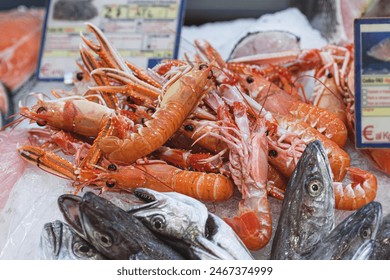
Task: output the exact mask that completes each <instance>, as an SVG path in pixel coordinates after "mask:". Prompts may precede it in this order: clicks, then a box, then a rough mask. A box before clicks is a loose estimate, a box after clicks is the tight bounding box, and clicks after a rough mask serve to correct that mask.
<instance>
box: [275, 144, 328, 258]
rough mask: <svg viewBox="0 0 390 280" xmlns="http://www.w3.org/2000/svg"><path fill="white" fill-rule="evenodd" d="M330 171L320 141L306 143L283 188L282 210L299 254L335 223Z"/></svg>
mask: <svg viewBox="0 0 390 280" xmlns="http://www.w3.org/2000/svg"><path fill="white" fill-rule="evenodd" d="M331 174H332V171H331V169H330V164H329V161H328V157H327V155H326V152H325V150H324V148H323V145H322V143H321V142H320V141H318V140H316V141H314V142H311V143H309V144H308V145H307V147H306V149H305V151H304V152H303V154H302V156H301V158H300V160H299V162H298V164H297V166H296V168H295V170H294V172H293V174H292V176H291V178H290V180H289V183H288V186H287V189H286V193H285V199H284V200H285V203H286V207H285V205H284V204H283V210H282V211H287V212H286V213H289V216H288V218H287V219H288V220H289V224H291V228H292V232H293V233H294V235H295V237H294V238H293V239H292V240H293V241H292V246H293V247H294V248H295V250H296V252H297V253H298V254H300V255H305V254H307V253H310V251H311V250H312V249H313V248H314V246H315V245H316V244H317V243H318V242H320V241H321V239H323V238H324V237H325V236H326V235H327V234H328V233H329V232H330V231H331V230H332V229H333V227H334V223H335V217H334V200H335V199H334V191H333V181H332V176H331Z"/></svg>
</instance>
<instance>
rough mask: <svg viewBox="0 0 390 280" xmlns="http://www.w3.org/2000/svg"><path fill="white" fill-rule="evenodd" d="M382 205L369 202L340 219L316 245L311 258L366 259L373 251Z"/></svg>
mask: <svg viewBox="0 0 390 280" xmlns="http://www.w3.org/2000/svg"><path fill="white" fill-rule="evenodd" d="M381 220H382V206H381V204H380V203H378V202H375V201H373V202H370V203H368V204H367V205H365V206H363V207H361V208H360V209H359V210H357V211H355V212H354V213H353V214H351V215H350V216H349V217H347V218H346V219H345V220H344V221H342V222H341V223H340V224H339V225H337V227H335V228H334V229H333V230H332V232H331V233H330V234H329V235H328V236H327V237H326V238H325V239H324V240H323V241H322V242H321V243H320V244H319V245H318V246H317V248H316V250H315V251H314V252H313V254H312V255H311V256H310V259H313V260H366V259H368V258H370V256H371V255H372V253H373V250H374V245H375V241H374V239H375V237H376V234H377V231H378V228H379V225H380V223H381Z"/></svg>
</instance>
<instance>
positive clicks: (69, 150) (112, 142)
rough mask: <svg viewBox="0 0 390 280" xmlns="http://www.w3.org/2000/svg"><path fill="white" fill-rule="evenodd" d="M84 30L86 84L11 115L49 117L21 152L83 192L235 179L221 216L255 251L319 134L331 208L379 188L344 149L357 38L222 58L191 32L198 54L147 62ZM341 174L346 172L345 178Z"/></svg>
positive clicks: (225, 187)
mask: <svg viewBox="0 0 390 280" xmlns="http://www.w3.org/2000/svg"><path fill="white" fill-rule="evenodd" d="M88 29H89V31H91V32H92V33H93V34H94V36H95V37H96V39H97V41H98V42H97V44H96V42H93V41H91V40H89V39H87V38H86V37H85V36H84V35H81V38H82V40H83V42H84V44H85V45H82V46H81V48H80V54H81V58H82V61H83V63H80V64H79V66H80V68H81V69H82V72H80V74H79V75H77V76H76V77H77V78H79V80H81V81H78V82H76V85H75V91H76V89H77V91H78V92H82V94H80V95H73V92H72V93H67V92H61V93H60V92H56V91H53V92H52V94H53V95H54V97H55V98H54V99H51V100H44V99H42V98H40V97H39V96H37V97H38V100H37V103H36V104H35V105H34V106H32V108H28V107H21V112H20V114H21V115H22V117H21V119H19V120H17V121H15V122H14V123H17V122H19V121H21V120H23V119H24V118H29V119H31V121H32V122H36V124H37V125H38V126H43V127H44V128H42V129H36V128H33V129H31V131H30V132H31V135H33V136H34V137H32V139H35V140H34V141H33V145H32V146H22V147H20V148H19V149H18V150H19V153H20V155H21V156H22V157H23V158H24V159H26V160H27V161H29V162H32V163H33V164H36V165H37V166H39V167H40V168H42V169H44V170H46V171H48V172H50V173H52V174H55V175H58V176H61V177H64V178H67V179H69V180H71V181H72V184H73V185H74V186H75V188H76V192H78V191H79V190H80V189H81V188H84V187H86V186H92V187H96V188H99V189H101V191H102V192H104V191H129V192H131V190H132V189H134V188H137V187H147V188H151V189H154V190H157V191H162V192H164V191H176V192H180V193H183V194H186V195H189V196H191V197H194V198H197V199H199V200H202V201H213V202H216V203H217V202H219V201H223V200H227V199H229V198H230V197H231V196H232V195H233V192H234V188H235V187H237V188H238V190H239V191H240V192H241V194H242V200H241V201H240V202H239V205H238V213H237V215H236V216H235V217H232V218H225V220H226V221H227V222H228V224H229V225H230V226H231V227H232V228H233V229H234V231H235V232H236V233H237V234H238V236H239V237H240V238H241V239H242V240H243V242H244V243H245V245H246V246H247V247H248V248H249V249H250V250H258V249H261V248H262V247H264V246H265V245H266V244H267V243H268V241H269V240H270V238H271V235H272V225H271V221H272V219H271V214H270V208H269V204H268V196H269V195H271V196H274V197H276V198H279V199H283V193H284V188H285V185H286V183H287V181H288V178H289V176H290V175H291V174H292V172H293V170H294V168H295V166H296V164H297V162H298V160H299V158H300V156H301V154H302V152H303V151H304V149H305V147H306V145H307V144H308V143H310V142H312V141H314V140H320V141H321V142H322V144H323V146H324V148H325V151H326V153H327V155H328V158H329V162H330V165H331V170H332V172H333V179H334V181H335V188H334V190H335V200H336V201H335V202H336V208H338V209H345V210H354V209H358V208H360V207H361V206H363V205H365V204H367V203H369V202H370V201H372V200H374V199H375V196H376V189H377V182H376V178H375V176H374V175H373V174H371V173H369V172H367V171H364V170H361V169H359V168H356V167H352V166H350V157H349V155H348V154H347V153H346V152H345V151H344V150H343V149H342V147H343V145H345V143H346V141H347V137H348V129H351V130H353V126H354V121H353V109H354V108H353V98H352V97H353V90H352V88H351V87H350V85H349V84H348V73H350V72H349V71H350V70H351V67H352V62H353V58H352V54H351V48H348V47H338V46H327V47H325V48H324V49H322V50H306V51H301V52H300V53H298V54H297V55H296V57H294V59H291V57H289V59H288V60H285V61H283V60H279V64H272V65H271V64H265V63H263V64H262V65H258V64H256V65H255V64H253V63H252V61H250V60H248V61H246V63H237V62H226V61H224V60H223V59H222V58H221V56H220V55H219V54H218V53H217V51H216V50H215V49H213V48H212V46H211V45H210V44H209V43H207V42H195V45H196V48H197V50H198V54H196V55H195V56H194V57H193V58H187V59H186V60H185V61H184V60H166V61H163V62H161V63H160V64H158V65H157V66H155V67H154V68H152V69H148V70H142V69H139V68H137V67H135V66H134V65H132V64H131V63H129V62H127V61H125V60H124V59H123V58H121V57H120V55H119V54H118V53H117V51H116V50H115V49H114V47H113V46H111V45H110V43H109V42H108V41H107V39H106V38H105V36H104V34H103V33H102V32H101V31H100V30H99V29H98V28H97V27H95V26H94V25H92V24H88ZM286 61H288V63H286ZM308 69H314V70H315V77H316V78H317V80H318V81H321V82H320V85H322V87H321V86H319V87H317V89H316V91H318V92H317V93H316V94H318V95H321V97H318V95H316V94H314V93H313V96H317V97H316V98H315V102H316V105H314V104H313V103H311V102H309V101H308V100H307V99H306V98H305V97H302V95H301V94H299V92H300V91H301V89H300V88H299V87H297V86H296V85H294V83H293V79H294V77H297V76H298V75H299V74H300V73H302V72H301V71H306V70H308ZM85 85H87V86H85ZM335 93H338V94H340V96H338V95H337V94H335ZM324 100H325V101H324ZM330 100H331V101H330ZM344 100H345V101H346V102H347V103H346V104H344V102H343V101H344ZM322 102H324V103H325V105H324V104H322ZM332 102H335V103H337V106H335V105H334V104H335V103H332ZM317 105H319V106H317ZM320 106H323V107H328V108H321V107H320ZM328 109H332V110H333V109H337V111H338V112H331V111H329V110H328ZM340 113H344V114H345V115H344V116H342V117H339V115H338V114H340ZM58 151H61V152H62V153H63V154H66V155H70V156H71V158H72V160H71V161H68V160H66V159H65V158H63V157H61V156H60V155H59V154H58ZM346 174H349V177H350V180H351V183H349V184H346V185H343V184H342V183H341V182H342V180H343V179H344V177H345V176H346ZM217 207H218V204H217Z"/></svg>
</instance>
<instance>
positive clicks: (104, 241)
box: [94, 231, 112, 248]
mask: <svg viewBox="0 0 390 280" xmlns="http://www.w3.org/2000/svg"><path fill="white" fill-rule="evenodd" d="M94 236H95V238H96V241H97V242H98V243H99V244H100V245H101V246H103V247H105V248H108V247H111V246H112V238H111V236H109V235H108V234H104V233H100V232H98V231H95V233H94Z"/></svg>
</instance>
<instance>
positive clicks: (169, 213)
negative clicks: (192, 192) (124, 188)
mask: <svg viewBox="0 0 390 280" xmlns="http://www.w3.org/2000/svg"><path fill="white" fill-rule="evenodd" d="M134 195H135V196H136V197H138V198H139V199H141V200H143V201H144V202H145V204H143V205H140V206H136V207H132V208H131V209H129V210H128V212H129V213H131V214H132V215H134V216H135V217H137V218H138V219H139V220H140V221H142V223H143V224H144V225H146V226H147V227H148V228H149V229H150V230H151V231H152V232H154V233H157V234H160V235H162V236H168V237H172V238H177V239H180V240H187V241H191V240H192V241H193V240H194V238H195V237H196V236H199V235H202V236H204V235H205V228H206V221H207V217H208V211H207V208H206V206H205V205H204V204H203V203H201V202H199V201H198V200H196V199H193V198H191V197H188V196H186V195H183V194H180V193H173V192H172V193H160V192H157V191H154V190H151V189H146V188H137V189H135V191H134Z"/></svg>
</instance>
